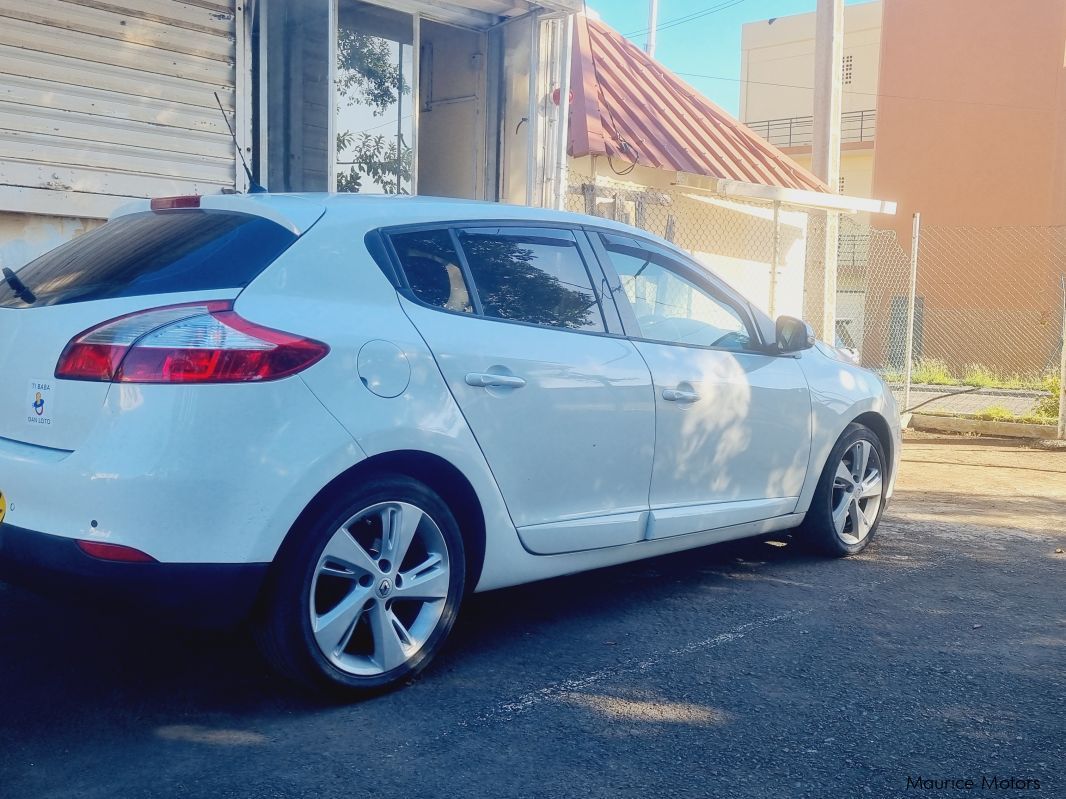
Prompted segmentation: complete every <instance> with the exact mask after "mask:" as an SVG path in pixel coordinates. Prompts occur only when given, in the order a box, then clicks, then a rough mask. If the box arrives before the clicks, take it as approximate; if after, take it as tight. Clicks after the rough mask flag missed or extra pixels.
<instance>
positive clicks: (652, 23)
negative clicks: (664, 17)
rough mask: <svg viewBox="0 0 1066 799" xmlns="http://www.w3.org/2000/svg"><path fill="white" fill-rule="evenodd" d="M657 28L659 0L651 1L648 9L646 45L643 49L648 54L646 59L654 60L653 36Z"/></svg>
mask: <svg viewBox="0 0 1066 799" xmlns="http://www.w3.org/2000/svg"><path fill="white" fill-rule="evenodd" d="M658 27H659V0H651V5H650V6H649V7H648V43H647V45H646V46H645V47H644V52H645V53H647V54H648V58H655V34H656V32H657V31H656V29H657V28H658Z"/></svg>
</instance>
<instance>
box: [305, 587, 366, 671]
mask: <svg viewBox="0 0 1066 799" xmlns="http://www.w3.org/2000/svg"><path fill="white" fill-rule="evenodd" d="M369 596H370V590H369V589H364V588H361V587H359V588H356V589H355V590H354V591H352V592H351V593H350V594H348V595H347V596H346V597H344V599H342V600H341V601H340V602H338V603H337V606H336V607H334V608H333V609H332V610H330V611H328V612H327V613H323V614H322V615H321V616H316V617H315V619H314V624H313V627H314V630H313V632H314V634H315V640H316V641H318V645H319V646H320V647H321V648H322V650H323V651H326V652H333V653H334V654H338V653H340V652H341V651H342V650H343V649H344V647H346V646H347V645H348V641H349V639H351V637H352V631H353V630H354V629H355V623H356V621H357V620H358V619H359V616H360V615H361V614H362V612H363V603H364V602H366V599H367V597H369Z"/></svg>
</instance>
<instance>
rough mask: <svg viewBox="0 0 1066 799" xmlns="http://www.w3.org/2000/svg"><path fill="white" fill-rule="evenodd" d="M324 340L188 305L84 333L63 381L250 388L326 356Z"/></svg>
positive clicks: (221, 306)
mask: <svg viewBox="0 0 1066 799" xmlns="http://www.w3.org/2000/svg"><path fill="white" fill-rule="evenodd" d="M328 352H329V347H328V346H327V345H325V344H323V343H322V342H321V341H314V340H313V339H307V338H301V337H300V336H294V335H292V334H290V333H283V332H281V331H280V330H273V329H271V328H268V327H262V326H260V325H256V324H253V323H252V322H249V321H247V320H246V319H243V318H241V317H240V316H238V315H237V314H236V313H235V312H234V311H233V310H232V303H230V302H228V301H216V302H202V303H187V304H184V305H169V306H166V307H163V308H152V309H151V310H147V311H138V312H137V313H133V314H128V315H126V316H120V317H117V318H115V319H112V320H110V321H107V322H104V323H103V324H101V325H97V326H96V327H92V328H90V329H88V330H86V331H85V332H83V333H80V334H78V335H77V336H75V337H74V338H73V339H71V341H70V343H69V344H67V346H66V347H65V348H64V349H63V354H62V355H60V356H59V364H58V365H57V366H56V372H55V376H56V377H57V378H62V379H65V380H92V381H101V382H113V383H244V382H263V381H266V380H279V379H280V378H283V377H288V376H289V375H293V374H296V373H297V372H300V371H303V370H304V369H306V368H307V367H309V366H311V365H312V364H314V363H317V362H318V361H320V360H321V359H322V358H324V357H325V356H326V354H327V353H328Z"/></svg>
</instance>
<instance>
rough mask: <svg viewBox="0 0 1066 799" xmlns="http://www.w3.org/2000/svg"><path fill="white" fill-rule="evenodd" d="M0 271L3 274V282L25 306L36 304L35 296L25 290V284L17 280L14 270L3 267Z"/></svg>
mask: <svg viewBox="0 0 1066 799" xmlns="http://www.w3.org/2000/svg"><path fill="white" fill-rule="evenodd" d="M2 271H3V273H4V282H5V283H7V285H9V286H11V289H12V291H14V292H15V294H16V295H17V296H18V298H19V299H20V300H22V301H23V302H24V303H26V304H27V305H33V304H34V303H35V302H37V295H36V294H34V293H33V292H32V291H30V290H29V289H28V288H26V284H25V283H23V282H22V281H21V280H19V278H18V275H16V274H15V270H13V269H11V268H9V267H6V266H5V267H4V268H3V270H2Z"/></svg>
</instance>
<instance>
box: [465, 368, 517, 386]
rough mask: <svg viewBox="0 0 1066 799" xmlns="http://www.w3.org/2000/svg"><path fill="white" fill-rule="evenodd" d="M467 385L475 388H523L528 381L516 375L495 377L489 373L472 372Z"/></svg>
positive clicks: (467, 378) (467, 379)
mask: <svg viewBox="0 0 1066 799" xmlns="http://www.w3.org/2000/svg"><path fill="white" fill-rule="evenodd" d="M466 384H467V385H468V386H474V388H522V386H524V385H525V384H526V381H525V380H523V379H522V378H521V377H516V376H515V375H494V374H490V373H487V372H470V374H468V375H467V376H466Z"/></svg>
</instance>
